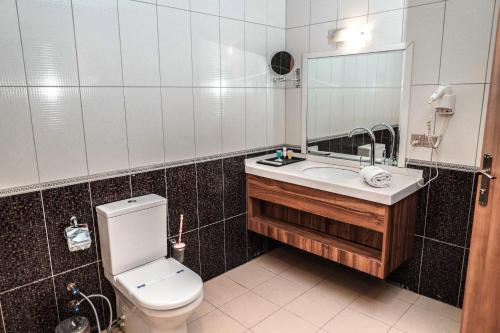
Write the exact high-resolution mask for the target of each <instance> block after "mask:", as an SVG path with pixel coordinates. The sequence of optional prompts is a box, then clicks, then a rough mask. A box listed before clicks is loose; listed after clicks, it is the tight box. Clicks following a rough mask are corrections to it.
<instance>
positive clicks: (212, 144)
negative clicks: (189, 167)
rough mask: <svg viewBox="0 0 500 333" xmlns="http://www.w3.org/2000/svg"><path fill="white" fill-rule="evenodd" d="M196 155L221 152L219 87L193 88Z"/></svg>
mask: <svg viewBox="0 0 500 333" xmlns="http://www.w3.org/2000/svg"><path fill="white" fill-rule="evenodd" d="M193 92H194V124H195V138H196V141H195V142H196V156H197V157H203V156H209V155H215V154H220V153H222V135H221V130H222V129H221V126H222V125H221V105H220V104H221V100H220V89H219V88H194V89H193Z"/></svg>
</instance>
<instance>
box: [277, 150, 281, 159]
mask: <svg viewBox="0 0 500 333" xmlns="http://www.w3.org/2000/svg"><path fill="white" fill-rule="evenodd" d="M282 156H283V153H282V152H281V150H276V159H277V160H281V157H282Z"/></svg>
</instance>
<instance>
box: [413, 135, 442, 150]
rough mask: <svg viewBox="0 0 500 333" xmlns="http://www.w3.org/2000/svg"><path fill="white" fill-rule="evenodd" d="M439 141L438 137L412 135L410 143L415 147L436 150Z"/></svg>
mask: <svg viewBox="0 0 500 333" xmlns="http://www.w3.org/2000/svg"><path fill="white" fill-rule="evenodd" d="M438 140H439V136H437V135H427V134H412V135H411V142H410V143H411V145H412V146H413V147H423V148H434V147H435V146H436V144H437V143H438Z"/></svg>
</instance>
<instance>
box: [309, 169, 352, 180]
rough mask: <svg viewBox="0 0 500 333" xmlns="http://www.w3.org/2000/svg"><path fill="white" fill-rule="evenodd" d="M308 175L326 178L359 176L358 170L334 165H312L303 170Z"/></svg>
mask: <svg viewBox="0 0 500 333" xmlns="http://www.w3.org/2000/svg"><path fill="white" fill-rule="evenodd" d="M302 173H304V174H305V175H306V176H309V177H312V178H318V179H324V180H335V179H354V178H359V175H358V173H357V172H356V171H352V170H348V169H340V168H332V167H312V168H307V169H304V170H302Z"/></svg>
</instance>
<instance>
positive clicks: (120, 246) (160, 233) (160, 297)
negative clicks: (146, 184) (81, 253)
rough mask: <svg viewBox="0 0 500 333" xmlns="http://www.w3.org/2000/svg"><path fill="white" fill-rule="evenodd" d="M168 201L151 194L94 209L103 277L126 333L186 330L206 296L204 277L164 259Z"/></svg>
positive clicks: (165, 253)
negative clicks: (110, 287) (112, 296)
mask: <svg viewBox="0 0 500 333" xmlns="http://www.w3.org/2000/svg"><path fill="white" fill-rule="evenodd" d="M166 204H167V200H166V199H165V198H163V197H161V196H158V195H155V194H149V195H144V196H140V197H136V198H131V199H127V200H122V201H117V202H112V203H109V204H106V205H102V206H98V207H97V208H96V211H97V219H98V225H99V236H100V242H101V252H102V264H103V267H104V276H105V277H106V278H107V279H108V281H110V282H111V284H112V286H113V288H114V290H115V292H116V305H117V306H116V308H117V311H118V316H120V317H122V318H123V319H124V326H123V330H124V331H125V332H126V333H187V319H188V318H189V316H190V315H191V313H192V312H193V311H194V310H196V308H197V307H198V306H199V305H200V304H201V302H202V300H203V282H202V280H201V278H200V276H199V275H198V274H196V273H195V272H193V271H192V270H190V269H189V268H187V267H186V266H184V265H182V264H181V263H179V262H178V261H176V260H175V259H172V258H166V255H167V210H166Z"/></svg>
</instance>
